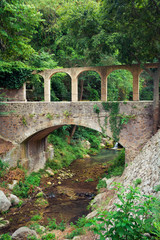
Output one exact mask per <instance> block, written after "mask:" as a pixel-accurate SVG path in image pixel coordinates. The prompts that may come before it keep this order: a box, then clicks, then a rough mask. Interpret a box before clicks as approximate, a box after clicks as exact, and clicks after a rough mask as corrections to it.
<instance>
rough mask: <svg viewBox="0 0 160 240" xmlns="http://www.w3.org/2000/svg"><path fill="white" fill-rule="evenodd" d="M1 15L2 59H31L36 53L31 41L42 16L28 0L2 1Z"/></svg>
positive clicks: (0, 53) (0, 48)
mask: <svg viewBox="0 0 160 240" xmlns="http://www.w3.org/2000/svg"><path fill="white" fill-rule="evenodd" d="M0 15H1V18H0V59H1V60H3V61H24V60H27V59H29V57H30V56H31V55H32V54H33V53H34V49H33V48H32V47H31V45H30V41H31V39H32V37H33V34H34V33H35V32H36V27H37V26H38V24H39V22H40V21H41V14H40V13H39V12H37V11H36V9H35V7H34V6H33V5H30V4H28V2H27V0H22V1H20V2H19V1H18V0H1V1H0Z"/></svg>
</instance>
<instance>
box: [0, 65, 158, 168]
mask: <svg viewBox="0 0 160 240" xmlns="http://www.w3.org/2000/svg"><path fill="white" fill-rule="evenodd" d="M146 67H148V68H152V67H154V68H155V67H156V64H146ZM117 69H125V70H129V71H131V73H132V75H133V101H132V102H127V103H123V102H120V113H122V114H123V113H124V114H127V115H135V119H131V120H130V122H129V123H128V124H127V125H125V126H124V127H123V129H122V131H121V134H120V143H121V145H123V146H124V147H125V149H126V161H128V162H129V161H132V159H133V158H134V157H135V156H136V155H137V153H138V152H139V151H140V150H141V148H142V147H143V145H144V144H145V143H146V142H147V141H148V139H149V138H150V137H151V136H152V134H153V102H152V101H139V82H138V76H139V74H140V73H141V72H142V71H143V69H141V67H140V66H139V65H131V66H127V65H121V66H107V67H84V68H66V69H51V70H45V71H43V72H40V73H39V74H40V75H41V76H43V78H44V99H45V102H27V101H26V91H25V85H24V87H23V88H22V89H20V90H12V91H9V90H5V92H6V94H7V95H8V96H9V97H10V98H12V100H13V101H12V102H11V101H10V102H7V104H6V105H0V112H9V115H7V114H6V115H3V116H0V156H1V158H2V159H4V161H8V162H9V163H10V165H11V166H15V165H16V164H17V160H19V161H21V163H22V165H24V166H26V167H27V168H28V169H29V170H30V171H33V170H38V169H40V168H42V167H43V166H44V164H45V161H46V158H47V156H48V153H47V141H46V139H47V136H48V135H49V134H50V133H51V132H52V131H54V130H55V129H57V128H59V127H61V126H64V125H68V124H73V125H80V126H85V127H89V128H92V129H95V130H97V131H100V132H101V127H100V124H99V122H98V118H97V114H96V113H95V112H94V111H93V107H94V105H95V104H97V106H98V107H99V109H100V122H101V125H104V119H105V116H106V114H107V113H106V112H105V111H104V110H103V108H102V104H101V101H107V76H108V75H109V74H110V73H111V72H112V71H114V70H117ZM90 70H92V71H96V72H98V73H99V75H100V77H101V101H99V102H84V101H81V102H78V76H79V75H80V73H82V72H84V71H90ZM57 72H66V73H68V74H69V75H70V77H71V81H72V101H71V102H50V78H51V77H52V76H53V75H54V74H55V73H57ZM106 134H107V135H108V136H110V137H111V136H112V133H111V131H110V127H109V124H108V125H107V127H106Z"/></svg>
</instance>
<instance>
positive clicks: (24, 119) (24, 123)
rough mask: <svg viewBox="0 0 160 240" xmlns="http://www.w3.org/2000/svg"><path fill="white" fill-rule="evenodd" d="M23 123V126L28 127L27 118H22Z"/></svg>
mask: <svg viewBox="0 0 160 240" xmlns="http://www.w3.org/2000/svg"><path fill="white" fill-rule="evenodd" d="M22 123H23V125H25V126H27V121H26V118H25V117H24V116H23V117H22Z"/></svg>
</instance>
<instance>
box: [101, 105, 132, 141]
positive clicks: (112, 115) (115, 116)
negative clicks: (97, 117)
mask: <svg viewBox="0 0 160 240" xmlns="http://www.w3.org/2000/svg"><path fill="white" fill-rule="evenodd" d="M102 106H103V108H104V110H105V111H107V112H108V116H106V117H105V124H107V119H108V118H109V123H110V127H111V131H112V137H113V139H114V141H115V142H118V141H119V134H120V132H121V129H122V127H123V124H127V123H128V122H129V121H130V119H133V118H135V116H134V115H133V116H132V115H125V114H124V113H123V114H119V103H118V102H102ZM103 131H104V129H103Z"/></svg>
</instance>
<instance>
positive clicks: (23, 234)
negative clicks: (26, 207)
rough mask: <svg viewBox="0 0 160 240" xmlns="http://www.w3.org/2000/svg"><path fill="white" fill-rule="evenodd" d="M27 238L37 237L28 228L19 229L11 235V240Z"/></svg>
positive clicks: (25, 239)
mask: <svg viewBox="0 0 160 240" xmlns="http://www.w3.org/2000/svg"><path fill="white" fill-rule="evenodd" d="M28 236H35V237H38V236H37V233H36V232H35V231H34V230H31V229H29V228H28V227H20V228H18V229H17V230H16V231H15V232H14V233H13V234H12V238H13V239H15V240H27V239H28V238H27V237H28Z"/></svg>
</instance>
